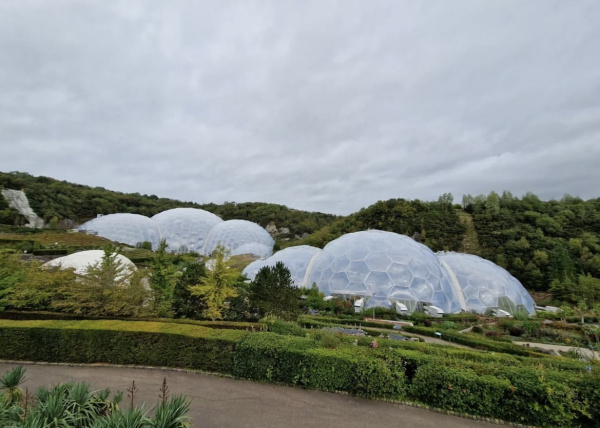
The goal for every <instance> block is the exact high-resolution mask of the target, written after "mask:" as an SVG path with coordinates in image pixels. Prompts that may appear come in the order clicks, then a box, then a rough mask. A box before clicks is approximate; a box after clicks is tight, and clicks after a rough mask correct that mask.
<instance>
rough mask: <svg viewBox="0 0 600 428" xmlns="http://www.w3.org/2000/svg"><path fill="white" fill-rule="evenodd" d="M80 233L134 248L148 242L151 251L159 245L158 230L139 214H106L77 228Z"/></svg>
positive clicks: (153, 223)
mask: <svg viewBox="0 0 600 428" xmlns="http://www.w3.org/2000/svg"><path fill="white" fill-rule="evenodd" d="M78 229H79V230H80V231H88V232H90V231H93V232H96V233H97V234H98V235H99V236H102V237H103V238H106V239H110V240H111V241H116V242H121V243H123V244H127V245H131V246H136V245H138V244H141V243H142V242H150V243H151V244H152V249H153V250H155V249H157V248H158V245H159V243H160V229H159V228H158V225H157V224H156V223H155V222H154V221H153V220H151V219H150V218H148V217H145V216H143V215H139V214H108V215H103V216H102V217H98V218H95V219H93V220H90V221H88V222H86V223H84V224H82V225H81V226H79V228H78Z"/></svg>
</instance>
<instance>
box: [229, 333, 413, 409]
mask: <svg viewBox="0 0 600 428" xmlns="http://www.w3.org/2000/svg"><path fill="white" fill-rule="evenodd" d="M368 351H371V350H369V349H368V348H364V347H354V346H346V347H343V348H340V349H336V350H332V349H323V348H318V347H317V344H316V342H314V341H312V340H310V339H307V338H299V337H292V336H278V335H275V334H272V333H256V334H252V335H249V336H247V337H246V338H244V340H242V341H241V342H240V343H239V344H238V346H237V349H236V354H235V363H234V375H235V376H238V377H243V378H249V379H256V380H263V381H275V382H283V383H286V384H292V385H299V386H303V387H307V388H314V389H320V390H325V391H346V392H349V393H351V394H355V395H360V396H365V397H388V398H401V397H403V396H404V392H405V389H406V384H405V377H404V370H403V369H402V366H401V364H400V361H399V359H396V360H395V361H392V360H391V359H388V360H385V359H380V358H377V357H376V356H377V355H380V354H377V353H369V352H368Z"/></svg>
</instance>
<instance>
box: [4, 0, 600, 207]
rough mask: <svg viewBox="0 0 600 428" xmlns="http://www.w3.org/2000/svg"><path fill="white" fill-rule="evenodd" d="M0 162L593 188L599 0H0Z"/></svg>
mask: <svg viewBox="0 0 600 428" xmlns="http://www.w3.org/2000/svg"><path fill="white" fill-rule="evenodd" d="M0 171H4V172H8V171H24V172H28V173H30V174H33V175H36V176H37V175H45V176H50V177H54V178H57V179H60V180H67V181H71V182H76V183H81V184H87V185H91V186H102V187H105V188H107V189H111V190H118V191H122V192H139V193H142V194H144V193H146V194H156V195H158V196H162V197H171V198H177V199H182V200H185V201H194V202H199V203H205V202H216V203H221V202H223V201H236V202H246V201H256V202H274V203H279V204H285V205H287V206H289V207H292V208H298V209H306V210H311V211H323V212H330V213H336V214H348V213H350V212H354V211H356V210H358V209H360V208H361V207H365V206H368V205H370V204H372V203H374V202H376V201H377V200H382V199H383V200H384V199H389V198H406V199H416V198H418V199H422V200H436V199H437V198H438V196H439V195H441V194H442V193H446V192H450V193H452V194H454V197H455V201H458V202H460V200H461V198H462V195H463V194H467V193H469V194H473V195H475V194H480V193H486V194H487V193H489V192H490V191H492V190H495V191H498V192H501V191H502V190H505V189H506V190H510V191H512V192H513V194H515V195H518V196H521V195H523V194H524V193H525V192H527V191H532V192H535V193H536V194H538V195H539V196H540V197H541V198H542V199H550V198H561V197H562V196H563V195H564V194H565V193H569V194H572V195H578V196H581V197H583V198H584V199H587V198H592V197H598V196H600V186H599V184H600V2H598V1H597V0H587V1H586V0H577V1H567V0H560V1H551V0H540V1H534V0H525V1H523V0H497V1H493V0H485V1H482V0H474V1H466V0H461V1H450V0H439V1H432V0H428V1H417V0H413V1H399V0H385V1H383V0H382V1H377V0H360V1H351V0H340V1H333V0H317V1H305V0H302V1H300V0H297V1H291V0H290V1H285V0H261V1H248V0H240V1H233V0H232V1H227V0H219V1H206V0H203V1H193V0H190V1H184V0H181V1H177V0H175V1H158V0H155V1H151V0H139V1H138V0H124V1H110V0H102V1H97V0H94V1H64V0H53V1H47V0H39V1H28V0H2V1H1V2H0Z"/></svg>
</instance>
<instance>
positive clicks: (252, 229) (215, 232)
mask: <svg viewBox="0 0 600 428" xmlns="http://www.w3.org/2000/svg"><path fill="white" fill-rule="evenodd" d="M219 244H221V245H223V246H224V247H225V248H226V249H228V250H229V251H231V253H232V254H234V252H235V251H236V250H237V249H238V248H239V247H241V246H242V245H245V244H260V245H263V246H264V247H267V248H268V250H267V251H266V252H267V253H268V254H262V256H263V257H268V256H270V255H271V254H272V253H273V244H274V241H273V238H271V235H269V233H268V232H267V231H266V230H265V229H263V228H262V227H260V226H259V225H258V224H256V223H252V222H251V221H246V220H228V221H224V222H222V223H218V224H217V225H216V226H215V227H213V228H212V230H211V231H210V233H209V234H208V237H207V238H206V242H205V244H204V251H203V252H204V254H207V255H209V254H212V252H213V251H214V250H215V248H217V245H219ZM246 248H248V247H246ZM242 250H244V249H243V248H242V249H240V251H242ZM238 254H240V253H238Z"/></svg>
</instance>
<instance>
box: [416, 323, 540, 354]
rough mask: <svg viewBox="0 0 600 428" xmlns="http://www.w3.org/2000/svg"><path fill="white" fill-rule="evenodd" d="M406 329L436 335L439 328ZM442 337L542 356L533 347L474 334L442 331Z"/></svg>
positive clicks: (481, 347)
mask: <svg viewBox="0 0 600 428" xmlns="http://www.w3.org/2000/svg"><path fill="white" fill-rule="evenodd" d="M404 330H405V331H407V332H409V333H415V334H422V335H424V336H431V337H436V332H437V330H436V329H435V328H432V327H404ZM442 339H443V340H447V341H449V342H454V343H458V344H461V345H465V346H470V347H472V348H476V349H482V350H487V351H495V352H504V353H507V354H512V355H519V356H522V357H540V356H541V354H540V353H539V352H535V351H533V350H531V349H528V348H526V347H523V346H520V345H514V344H512V343H506V342H499V341H495V340H490V339H485V338H483V337H479V336H476V335H474V334H468V333H459V332H456V331H448V330H444V331H442Z"/></svg>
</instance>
